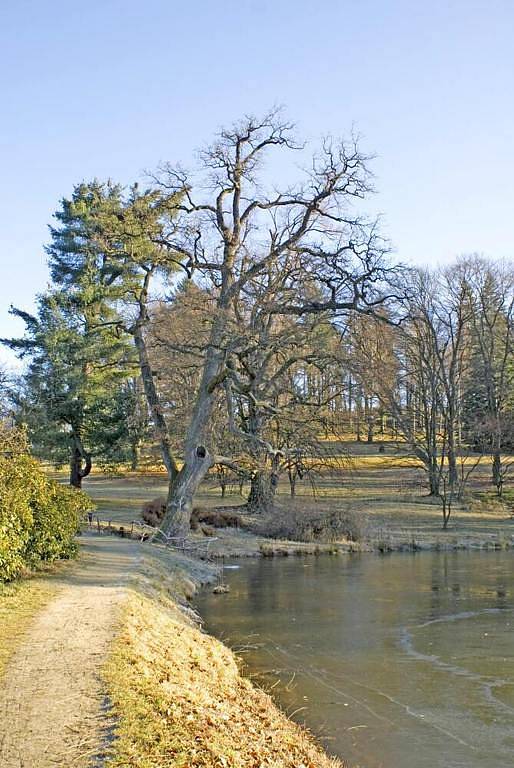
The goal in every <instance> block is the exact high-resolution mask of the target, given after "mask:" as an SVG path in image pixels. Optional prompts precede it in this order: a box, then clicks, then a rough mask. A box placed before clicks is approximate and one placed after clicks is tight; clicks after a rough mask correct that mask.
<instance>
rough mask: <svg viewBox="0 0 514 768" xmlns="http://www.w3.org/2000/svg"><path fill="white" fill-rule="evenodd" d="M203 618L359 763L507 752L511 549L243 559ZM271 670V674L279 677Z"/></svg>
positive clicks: (513, 734) (469, 760)
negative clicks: (244, 560) (479, 551)
mask: <svg viewBox="0 0 514 768" xmlns="http://www.w3.org/2000/svg"><path fill="white" fill-rule="evenodd" d="M238 565H240V568H239V569H237V570H231V571H230V572H228V573H227V574H226V580H227V581H228V582H229V584H230V587H231V591H230V593H229V594H227V595H223V596H215V595H212V594H211V592H210V591H205V592H204V593H203V594H201V595H200V596H199V598H198V601H197V603H198V607H199V610H200V612H201V614H202V616H203V617H204V618H205V619H206V626H207V629H209V630H210V631H212V632H213V633H214V634H216V635H218V636H219V637H221V638H222V639H223V640H224V641H225V642H227V643H228V644H229V645H231V646H232V647H234V648H235V649H236V650H238V651H239V652H240V653H241V654H242V655H243V656H244V658H245V660H246V662H247V664H248V671H249V672H250V673H252V674H256V675H257V677H258V679H259V680H260V682H261V683H262V684H263V685H264V686H265V687H266V688H270V687H271V686H272V685H273V686H274V688H273V695H274V696H275V698H276V700H277V701H278V702H279V703H280V704H281V706H282V707H283V708H284V709H285V710H286V711H287V712H289V713H294V718H295V719H296V720H298V721H299V722H305V723H306V724H307V725H308V726H309V727H310V728H311V730H313V731H314V733H316V734H317V735H318V737H319V739H320V741H321V742H322V743H323V744H324V745H325V746H326V748H327V749H328V750H329V751H330V752H331V753H333V754H338V755H341V756H343V757H346V758H347V759H348V761H349V762H350V763H351V764H352V765H356V766H357V765H358V766H363V767H365V768H380V767H382V768H479V767H480V768H510V767H511V766H514V634H513V627H514V611H513V608H514V557H513V555H512V554H511V553H508V552H505V553H491V552H489V553H474V552H473V553H463V552H459V553H419V554H416V555H392V556H389V557H377V556H373V555H361V556H357V555H356V556H351V557H348V558H329V557H320V558H311V559H301V558H293V559H291V558H289V559H286V558H282V559H259V560H252V561H249V562H242V561H239V563H238ZM277 681H278V682H277Z"/></svg>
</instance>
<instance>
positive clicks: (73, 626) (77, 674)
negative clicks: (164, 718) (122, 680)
mask: <svg viewBox="0 0 514 768" xmlns="http://www.w3.org/2000/svg"><path fill="white" fill-rule="evenodd" d="M138 554H139V549H138V544H137V543H135V542H128V541H124V540H121V539H115V538H113V537H107V536H106V537H98V538H97V537H95V536H89V535H88V536H84V537H83V539H82V555H81V558H80V562H79V563H78V564H77V566H76V567H74V568H73V571H72V573H71V574H69V575H68V576H67V577H66V578H65V579H63V586H62V589H61V590H60V591H59V593H58V594H57V596H56V597H55V598H54V599H53V601H52V602H51V603H50V604H49V605H48V606H47V607H46V608H45V609H44V610H43V611H42V613H40V614H39V616H38V617H37V618H36V620H35V622H34V624H33V625H32V627H31V629H30V630H29V632H28V633H27V634H26V635H25V637H24V638H23V642H22V645H20V647H19V649H18V650H17V652H16V653H15V654H14V656H13V657H12V658H11V660H10V662H9V665H8V667H7V670H6V672H5V675H4V677H3V678H1V679H0V765H1V766H2V768H50V766H52V768H55V766H63V767H66V768H69V767H71V766H74V767H76V768H78V767H79V766H84V765H86V764H87V763H88V761H89V760H91V759H92V758H93V757H94V755H95V754H96V753H97V752H98V749H99V746H100V745H101V742H102V721H103V711H102V707H103V694H102V684H101V680H100V677H99V671H100V667H101V665H102V663H103V661H104V660H105V657H106V654H107V652H108V647H109V642H110V640H111V639H112V637H113V633H114V629H115V623H116V620H117V616H118V611H119V608H120V606H121V605H122V603H123V599H124V595H125V592H126V584H127V579H128V576H129V573H130V571H131V570H132V569H133V567H134V565H135V564H136V562H137V560H138Z"/></svg>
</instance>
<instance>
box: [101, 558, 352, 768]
mask: <svg viewBox="0 0 514 768" xmlns="http://www.w3.org/2000/svg"><path fill="white" fill-rule="evenodd" d="M161 566H162V563H161V564H160V565H159V566H158V567H157V570H155V568H152V570H154V574H153V575H154V576H155V575H156V574H157V573H159V572H162V571H161ZM147 573H148V572H147ZM193 578H195V575H193ZM187 582H188V578H187V573H182V574H181V573H180V572H177V571H175V574H174V576H172V578H171V580H168V584H167V586H166V587H165V588H164V587H163V582H162V581H161V582H160V584H159V585H156V583H155V581H152V583H151V584H150V588H149V582H148V580H146V581H145V583H144V588H143V590H141V589H139V590H138V591H132V592H131V593H130V594H129V598H128V603H127V606H126V609H125V613H124V616H123V619H122V622H121V629H120V633H119V635H118V637H117V640H116V642H115V645H114V649H113V653H112V655H111V658H110V660H109V662H108V664H107V666H106V668H105V680H106V684H107V688H108V693H109V698H110V700H111V702H112V706H113V715H114V723H115V725H114V737H115V738H114V741H113V743H112V745H111V748H110V754H109V755H108V759H107V763H106V765H107V766H110V768H114V767H116V768H126V767H127V766H131V768H172V767H173V768H180V766H182V767H183V768H186V767H187V768H243V766H244V767H245V768H250V766H255V768H257V766H262V767H263V768H264V766H267V767H269V768H271V767H272V766H273V768H297V767H298V766H304V768H307V767H312V768H314V766H316V768H337V767H338V766H341V763H340V761H338V760H335V759H331V758H329V757H328V756H327V755H326V754H325V753H324V752H323V751H322V750H321V748H319V747H318V746H317V745H316V744H315V743H314V741H313V739H312V738H311V736H310V735H309V734H308V733H307V732H306V731H304V730H302V729H301V728H300V727H299V726H297V725H296V724H294V723H293V722H291V721H290V720H288V718H287V717H286V716H285V715H284V714H283V713H282V712H280V711H279V710H278V709H277V707H276V706H275V705H274V704H273V702H272V700H271V698H270V697H269V696H268V695H267V694H266V693H264V692H263V691H261V690H259V689H257V688H255V687H254V686H253V685H252V684H251V682H250V681H249V680H246V679H245V678H243V677H242V676H241V675H240V674H239V669H238V666H237V662H236V659H235V657H234V655H233V654H232V652H231V651H230V650H229V649H228V648H226V647H225V646H224V645H222V644H221V643H220V642H219V641H218V640H216V639H214V638H213V637H210V636H209V635H206V634H205V633H204V632H202V631H201V630H200V629H199V628H198V625H197V624H196V623H195V622H194V621H192V620H191V619H190V618H189V616H188V615H187V613H184V610H179V608H178V606H177V604H176V603H174V602H173V598H171V599H170V597H169V596H170V594H173V593H175V595H176V594H178V593H180V592H181V591H182V590H183V587H184V585H185V584H187ZM189 584H191V581H189ZM139 586H141V584H140V585H139ZM159 589H160V590H163V589H164V590H165V591H166V592H167V597H161V598H159Z"/></svg>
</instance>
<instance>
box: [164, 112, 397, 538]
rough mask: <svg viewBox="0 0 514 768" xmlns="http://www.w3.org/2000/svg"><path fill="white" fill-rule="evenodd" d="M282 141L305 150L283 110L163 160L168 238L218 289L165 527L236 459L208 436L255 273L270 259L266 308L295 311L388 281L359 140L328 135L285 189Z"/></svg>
mask: <svg viewBox="0 0 514 768" xmlns="http://www.w3.org/2000/svg"><path fill="white" fill-rule="evenodd" d="M273 150H275V151H276V150H279V151H282V152H298V151H301V150H302V147H301V146H300V145H299V144H298V142H297V141H296V140H295V139H294V137H293V129H292V126H291V125H290V124H289V123H287V122H285V121H284V120H283V119H282V118H281V115H280V113H279V112H276V111H275V112H271V113H270V114H268V115H267V116H265V117H264V118H263V119H256V118H254V117H247V118H245V119H243V120H242V121H241V122H240V123H238V124H236V125H234V126H232V127H231V128H229V129H224V130H222V131H221V132H220V134H219V136H218V138H217V139H216V141H215V142H214V143H213V144H212V145H210V146H209V147H207V148H206V149H205V150H204V151H203V152H202V153H201V154H200V165H199V168H198V169H197V172H196V173H194V174H189V173H187V172H185V171H184V170H182V169H181V168H175V167H172V166H171V165H165V166H164V167H162V168H161V169H160V171H159V173H158V174H157V175H156V177H155V181H156V182H157V184H158V185H159V188H160V189H161V190H163V191H164V192H166V193H167V194H172V195H177V196H180V203H179V204H177V206H176V211H175V213H176V219H175V222H176V226H175V229H174V232H173V234H172V236H170V237H169V238H167V239H166V241H165V243H163V244H164V245H165V247H166V248H168V250H169V252H170V253H173V254H180V255H181V256H182V259H183V263H184V264H186V265H187V266H188V269H189V270H190V271H191V273H192V274H195V275H196V276H197V279H198V281H199V282H200V283H201V284H203V285H205V286H207V287H208V289H209V290H210V291H211V292H212V294H213V295H214V297H215V306H214V310H213V313H212V322H211V327H210V333H209V338H208V343H207V346H206V349H205V354H204V361H203V369H202V374H201V380H200V384H199V386H198V390H197V392H196V399H195V405H194V408H193V413H192V417H191V421H190V424H189V427H188V430H187V435H186V439H185V446H184V463H183V466H182V468H181V469H180V471H179V473H178V475H177V476H176V477H175V478H174V479H173V481H172V483H171V484H170V492H169V497H168V506H167V512H166V516H165V519H164V521H163V530H164V531H165V532H166V534H167V535H184V534H185V532H186V531H187V530H188V528H189V518H190V514H191V510H192V503H193V496H194V494H195V492H196V490H197V489H198V487H199V484H200V483H201V481H202V479H203V478H204V477H205V474H206V472H207V471H208V470H209V468H210V467H211V466H212V465H213V464H214V463H216V462H223V461H226V462H227V463H229V464H230V463H231V462H232V459H231V457H217V456H215V455H214V454H213V453H212V451H211V449H210V446H209V445H208V441H207V437H208V431H209V422H210V419H211V415H212V411H213V407H214V403H215V400H216V396H217V391H218V388H219V387H220V386H225V383H226V382H227V381H228V382H230V381H231V379H232V369H231V365H230V357H231V351H232V348H233V342H234V326H235V325H237V312H238V308H239V307H240V304H241V301H242V297H243V295H244V292H245V290H246V289H247V287H248V286H249V284H250V283H251V282H252V281H254V280H256V279H259V277H260V276H262V275H264V274H266V273H268V272H269V270H270V268H271V267H273V269H274V271H275V273H277V272H280V274H281V276H282V277H281V285H282V288H281V290H280V291H279V292H278V293H276V294H275V295H274V297H273V300H272V303H270V305H269V306H268V307H267V310H268V312H269V313H270V314H271V313H277V314H282V315H291V316H296V317H304V316H308V315H310V314H316V313H322V312H325V313H326V312H330V313H332V314H334V315H336V314H338V313H346V312H348V311H350V310H354V311H355V310H357V311H360V312H365V313H373V312H375V311H376V309H377V307H379V306H380V305H381V304H382V302H383V301H384V300H386V298H387V295H388V292H389V291H391V289H390V287H389V283H390V277H391V276H392V274H393V270H392V268H390V267H389V266H388V265H387V263H386V260H385V258H384V255H385V253H386V251H387V249H386V247H385V244H384V242H383V240H382V239H381V238H380V236H379V234H378V232H377V230H376V227H375V226H374V224H370V223H368V222H367V221H366V220H364V219H363V218H362V217H361V216H360V215H359V214H358V213H357V212H356V210H355V206H354V203H355V202H356V201H359V200H361V199H362V198H364V197H365V196H366V195H367V193H368V192H369V191H370V176H369V172H368V169H367V158H366V157H365V156H364V155H363V154H362V153H361V152H360V150H359V149H358V147H357V144H356V143H355V142H350V143H349V144H345V143H344V142H335V141H328V140H327V141H325V142H323V144H322V147H321V149H320V151H319V152H318V153H317V154H316V155H315V156H314V157H313V158H312V159H311V161H310V165H309V168H308V170H306V171H305V172H304V174H303V180H302V181H301V182H300V183H299V184H295V185H291V186H289V187H287V188H285V189H284V190H283V191H277V190H273V189H272V188H271V184H266V173H265V168H264V161H265V159H266V158H267V156H268V154H269V153H270V152H271V151H273ZM270 189H271V191H270ZM392 293H394V291H392Z"/></svg>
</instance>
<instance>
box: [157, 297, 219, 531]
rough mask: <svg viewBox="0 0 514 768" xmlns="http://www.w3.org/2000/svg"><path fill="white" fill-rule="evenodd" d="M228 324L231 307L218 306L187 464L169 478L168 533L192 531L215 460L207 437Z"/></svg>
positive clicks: (191, 428)
mask: <svg viewBox="0 0 514 768" xmlns="http://www.w3.org/2000/svg"><path fill="white" fill-rule="evenodd" d="M227 324H228V310H227V309H226V308H222V309H218V314H217V316H216V318H215V320H214V322H213V325H212V329H211V335H210V339H209V346H208V347H207V350H206V353H205V363H204V369H203V373H202V380H201V382H200V387H199V389H198V394H197V397H196V401H195V405H194V409H193V414H192V417H191V421H190V423H189V428H188V432H187V438H186V446H185V451H184V465H183V467H182V469H181V470H180V472H179V473H178V474H177V476H176V477H175V478H174V479H172V478H170V485H169V492H168V503H167V508H166V514H165V516H164V519H163V521H162V524H161V528H162V530H163V531H164V532H165V533H166V535H168V536H170V535H171V536H186V535H187V533H188V532H189V527H190V519H191V512H192V509H193V497H194V495H195V493H196V491H197V490H198V488H199V486H200V483H201V482H202V480H203V479H204V477H205V475H206V474H207V472H208V471H209V469H210V468H211V466H212V465H213V463H214V460H213V457H212V456H211V454H210V453H209V451H208V450H207V448H206V446H205V442H204V441H205V433H206V430H207V427H208V426H209V422H210V419H211V414H212V408H213V405H214V397H215V395H214V393H215V391H216V387H217V386H218V384H220V383H221V382H222V380H223V379H222V378H220V376H221V377H222V375H223V374H222V369H223V365H224V351H223V338H224V334H225V329H226V326H227Z"/></svg>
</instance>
